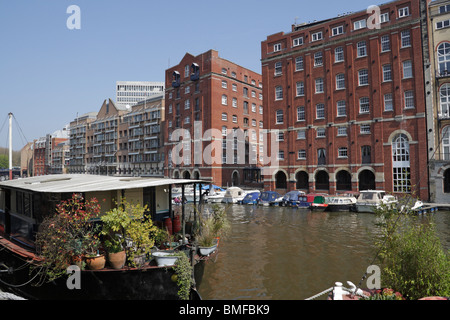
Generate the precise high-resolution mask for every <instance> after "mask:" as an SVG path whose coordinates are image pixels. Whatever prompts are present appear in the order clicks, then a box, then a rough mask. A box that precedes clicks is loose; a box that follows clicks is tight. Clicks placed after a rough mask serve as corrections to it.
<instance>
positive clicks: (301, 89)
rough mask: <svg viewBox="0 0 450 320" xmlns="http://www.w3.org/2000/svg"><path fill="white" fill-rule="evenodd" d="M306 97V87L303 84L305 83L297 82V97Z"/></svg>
mask: <svg viewBox="0 0 450 320" xmlns="http://www.w3.org/2000/svg"><path fill="white" fill-rule="evenodd" d="M304 95H305V86H304V84H303V81H299V82H297V97H298V96H304Z"/></svg>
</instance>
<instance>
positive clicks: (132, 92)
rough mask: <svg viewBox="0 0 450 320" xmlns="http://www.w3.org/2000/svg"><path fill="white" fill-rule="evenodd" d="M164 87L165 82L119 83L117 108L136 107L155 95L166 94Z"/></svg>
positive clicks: (117, 86)
mask: <svg viewBox="0 0 450 320" xmlns="http://www.w3.org/2000/svg"><path fill="white" fill-rule="evenodd" d="M164 85H165V84H164V82H150V81H117V82H116V106H117V107H119V108H121V107H125V106H127V105H129V106H134V105H136V104H137V103H139V102H141V101H143V100H145V99H149V98H151V97H152V96H154V95H159V94H162V93H164Z"/></svg>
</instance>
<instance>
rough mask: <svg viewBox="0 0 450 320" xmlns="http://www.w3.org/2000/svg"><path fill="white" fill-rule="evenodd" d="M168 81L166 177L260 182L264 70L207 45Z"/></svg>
mask: <svg viewBox="0 0 450 320" xmlns="http://www.w3.org/2000/svg"><path fill="white" fill-rule="evenodd" d="M165 80H166V85H165V88H166V93H165V103H166V108H165V119H166V130H167V132H166V135H165V136H166V137H167V138H166V141H165V146H166V147H165V153H166V160H165V176H166V177H175V178H176V177H186V178H190V177H193V178H200V179H204V180H209V181H211V182H212V183H214V184H216V185H220V186H227V185H260V186H262V179H261V175H260V166H259V147H260V135H259V130H260V129H261V128H262V127H263V122H262V121H263V106H262V79H261V75H260V74H258V73H256V72H253V71H251V70H248V69H246V68H243V67H241V66H239V65H237V64H235V63H233V62H231V61H228V60H226V59H223V58H220V57H219V54H218V52H217V51H215V50H209V51H207V52H205V53H202V54H200V55H198V56H193V55H191V54H189V53H186V55H185V56H184V57H183V59H182V60H181V61H180V63H179V64H177V65H176V66H174V67H171V68H170V69H167V70H166V79H165ZM181 137H182V138H181ZM182 141H183V142H182ZM177 146H179V147H180V148H182V150H181V151H180V149H177ZM177 150H178V151H177Z"/></svg>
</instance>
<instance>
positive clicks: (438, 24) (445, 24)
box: [436, 20, 450, 30]
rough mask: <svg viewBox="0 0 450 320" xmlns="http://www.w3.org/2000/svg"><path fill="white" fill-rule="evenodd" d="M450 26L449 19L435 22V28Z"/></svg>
mask: <svg viewBox="0 0 450 320" xmlns="http://www.w3.org/2000/svg"><path fill="white" fill-rule="evenodd" d="M448 27H450V20H444V21H439V22H436V30H439V29H444V28H448Z"/></svg>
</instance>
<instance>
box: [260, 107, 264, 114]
mask: <svg viewBox="0 0 450 320" xmlns="http://www.w3.org/2000/svg"><path fill="white" fill-rule="evenodd" d="M259 114H263V106H259Z"/></svg>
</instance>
